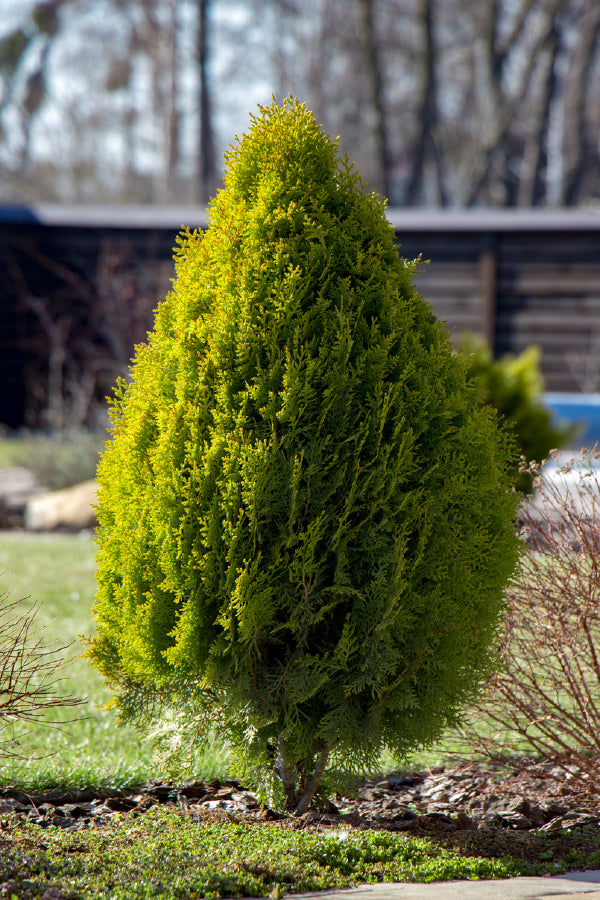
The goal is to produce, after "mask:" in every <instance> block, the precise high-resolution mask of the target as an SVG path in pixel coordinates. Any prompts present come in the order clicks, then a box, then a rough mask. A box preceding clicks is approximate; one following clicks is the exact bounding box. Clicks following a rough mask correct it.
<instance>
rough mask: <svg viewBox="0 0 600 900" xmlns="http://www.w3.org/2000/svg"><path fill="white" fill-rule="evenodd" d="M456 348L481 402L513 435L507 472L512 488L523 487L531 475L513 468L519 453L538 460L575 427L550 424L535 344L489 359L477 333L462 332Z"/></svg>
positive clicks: (562, 442) (557, 446)
mask: <svg viewBox="0 0 600 900" xmlns="http://www.w3.org/2000/svg"><path fill="white" fill-rule="evenodd" d="M460 352H461V355H462V356H464V358H465V360H466V362H467V372H468V375H469V377H470V378H473V379H474V381H475V382H476V384H477V385H478V387H479V388H480V390H481V391H482V393H483V398H484V400H485V402H486V403H489V404H491V406H493V407H494V408H495V409H496V410H497V411H498V413H499V414H500V419H501V421H503V422H504V424H505V425H506V427H507V428H508V429H509V431H510V432H511V433H512V435H513V436H514V447H515V452H514V462H513V468H512V472H513V478H514V481H515V484H516V486H517V488H518V489H519V490H520V491H524V492H527V493H528V492H530V491H531V489H532V479H531V475H528V474H527V473H526V472H519V468H520V460H521V457H525V459H526V461H527V463H530V462H532V461H535V462H538V463H540V462H542V461H543V460H545V459H547V458H548V454H549V453H550V450H558V449H560V448H561V447H563V446H564V445H565V444H566V443H567V442H568V441H569V440H570V439H571V438H573V437H574V435H575V432H576V429H574V428H572V427H570V426H562V427H556V426H554V425H553V424H552V413H551V412H550V410H549V409H547V407H545V406H544V402H543V399H542V393H543V390H544V382H543V379H542V374H541V372H540V367H539V360H540V350H539V347H534V346H532V347H528V348H527V349H526V350H524V351H523V353H521V355H520V356H513V355H511V354H507V355H506V356H503V357H501V358H500V359H494V358H493V356H492V353H491V350H490V348H489V346H488V344H487V342H486V341H485V340H484V339H483V338H478V337H475V336H474V335H465V336H464V337H463V339H462V341H461V345H460Z"/></svg>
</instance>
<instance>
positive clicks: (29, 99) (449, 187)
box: [0, 0, 600, 207]
mask: <svg viewBox="0 0 600 900" xmlns="http://www.w3.org/2000/svg"><path fill="white" fill-rule="evenodd" d="M20 9H21V10H22V11H21V12H19V14H18V15H16V14H15V15H14V16H13V19H11V20H10V22H9V23H8V24H7V25H6V26H5V31H4V33H3V34H2V32H1V31H0V105H1V110H0V118H1V122H2V126H3V134H2V135H1V136H0V186H2V181H3V182H4V184H3V186H2V190H3V193H4V196H5V199H10V200H13V201H14V200H33V199H36V200H40V199H58V198H60V199H66V200H90V201H91V200H106V199H107V198H110V199H113V200H118V201H121V202H125V201H134V202H142V203H143V202H152V203H166V202H173V201H175V202H193V203H204V202H205V200H206V199H207V197H208V196H210V195H212V194H213V193H214V190H215V188H216V186H217V185H218V181H219V173H220V164H219V162H218V160H219V157H220V154H221V152H222V150H223V149H224V147H225V145H226V144H227V142H228V140H229V136H230V135H231V134H232V133H235V132H236V130H239V128H240V127H241V126H242V123H243V122H244V121H245V117H246V114H247V111H248V110H249V109H252V108H253V107H254V105H255V103H256V102H265V101H266V100H268V97H269V95H270V94H271V92H273V93H274V94H275V96H276V97H279V98H280V99H282V98H283V97H285V96H286V95H287V94H289V93H292V94H294V95H295V96H299V97H302V98H304V99H306V100H307V102H308V103H309V104H310V105H311V108H312V109H314V111H315V115H316V116H317V118H318V119H319V121H320V122H322V123H323V125H324V127H325V128H326V129H327V130H328V131H329V132H330V133H332V134H339V135H340V138H341V147H342V149H343V150H344V151H346V152H348V153H349V155H350V156H351V158H352V159H355V160H356V162H357V165H359V167H360V170H361V172H362V173H363V176H364V177H365V178H366V179H367V181H368V182H369V183H370V184H371V185H372V186H373V187H374V188H375V189H376V190H377V191H379V192H381V193H384V194H386V195H387V196H389V198H390V201H391V203H392V205H404V204H406V205H410V206H422V205H429V206H459V207H473V206H482V205H483V206H532V205H554V206H556V205H576V204H584V203H589V202H594V201H595V200H597V198H598V197H599V196H600V150H599V147H598V142H597V140H595V135H597V134H598V129H599V127H600V90H599V89H598V86H599V84H600V12H599V6H598V3H597V2H596V0H468V2H466V3H465V2H460V0H444V2H443V3H442V2H441V0H260V2H258V0H201V2H193V0H179V2H175V0H156V2H150V0H127V2H125V0H92V2H89V0H86V2H84V0H46V2H39V3H35V4H33V5H29V6H28V5H27V3H23V4H22V6H21V7H20ZM1 27H2V26H1V25H0V29H1ZM91 61H93V64H92V62H91ZM90 99H92V100H93V102H90ZM2 176H3V177H2Z"/></svg>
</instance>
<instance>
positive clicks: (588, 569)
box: [466, 449, 600, 785]
mask: <svg viewBox="0 0 600 900" xmlns="http://www.w3.org/2000/svg"><path fill="white" fill-rule="evenodd" d="M599 460H600V454H599V453H598V452H597V450H596V449H594V450H591V451H590V450H583V451H582V453H581V456H580V457H579V458H577V459H573V460H571V461H570V462H568V463H567V464H566V465H563V466H559V465H556V464H554V465H553V464H552V463H551V464H550V467H546V469H545V470H544V476H543V477H540V471H539V469H537V470H536V471H534V475H535V476H536V479H535V487H536V493H535V495H534V497H533V498H532V499H531V500H529V501H528V502H526V503H525V504H524V506H523V507H522V509H521V514H520V522H521V525H522V528H523V539H524V542H525V548H524V554H523V558H522V562H521V566H520V569H519V573H518V575H517V577H516V578H515V579H514V580H513V581H512V582H511V583H510V585H509V587H508V589H507V593H506V602H507V615H506V626H505V632H504V635H503V639H502V644H501V656H502V660H503V665H502V667H501V668H500V671H499V672H498V673H497V675H496V676H495V678H494V679H493V681H492V682H491V684H490V686H489V689H488V691H487V693H486V694H485V695H484V696H483V698H482V699H481V700H480V701H479V702H478V703H477V704H476V707H475V710H474V720H475V721H477V727H476V729H475V726H474V727H473V730H472V731H467V732H466V736H467V738H468V739H469V742H470V744H471V745H472V746H473V745H474V746H475V747H476V748H477V749H478V750H482V751H483V752H484V753H485V754H486V755H488V756H492V757H495V758H499V757H504V758H505V757H506V756H514V755H515V754H518V753H519V752H526V753H529V754H531V752H532V751H533V753H534V754H535V755H538V756H539V757H541V758H542V759H543V760H546V761H549V762H552V763H553V764H555V765H556V766H557V767H558V770H557V771H559V772H560V771H562V773H563V775H565V774H567V773H568V774H569V777H570V778H571V779H572V778H575V779H579V780H581V781H583V782H585V783H586V784H587V785H589V784H590V782H592V781H593V782H598V781H600V470H599V469H598V464H599ZM474 732H475V733H474Z"/></svg>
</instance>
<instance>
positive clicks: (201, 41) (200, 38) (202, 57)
mask: <svg viewBox="0 0 600 900" xmlns="http://www.w3.org/2000/svg"><path fill="white" fill-rule="evenodd" d="M209 2H210V0H199V2H198V25H197V31H196V57H197V62H198V79H199V100H200V129H199V131H200V133H199V135H198V185H197V191H198V199H199V201H200V203H203V204H206V203H208V201H209V199H210V197H211V194H212V193H213V191H214V189H215V187H216V167H215V151H214V140H213V133H212V111H211V100H210V90H209V84H208V22H207V18H208V17H207V14H208V6H209Z"/></svg>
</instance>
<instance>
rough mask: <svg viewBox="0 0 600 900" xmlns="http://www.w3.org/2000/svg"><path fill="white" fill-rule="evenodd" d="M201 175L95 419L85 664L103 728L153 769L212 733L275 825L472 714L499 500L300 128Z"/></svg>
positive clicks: (327, 144) (492, 442)
mask: <svg viewBox="0 0 600 900" xmlns="http://www.w3.org/2000/svg"><path fill="white" fill-rule="evenodd" d="M226 164H227V172H226V177H225V188H224V190H223V191H221V192H219V194H218V195H217V196H216V198H215V199H214V201H213V202H212V204H211V205H210V208H209V227H208V230H207V231H206V232H204V233H200V232H197V233H193V234H192V233H185V234H184V235H183V236H182V237H181V238H180V244H179V250H178V252H177V258H176V265H177V277H176V280H175V282H174V287H173V291H172V292H171V293H170V294H169V296H168V297H167V298H166V300H165V301H164V302H163V303H162V304H161V305H160V306H159V308H158V311H157V317H156V324H155V328H154V331H153V332H152V333H151V334H150V335H149V339H148V342H147V344H145V345H141V346H139V347H138V349H137V354H136V358H135V360H134V363H133V365H132V370H131V379H130V381H129V382H127V383H126V382H124V381H122V382H120V383H119V386H118V388H117V391H116V395H115V399H114V402H113V405H112V411H111V418H112V424H113V438H112V440H111V441H110V442H109V443H108V445H107V447H106V450H105V452H104V454H103V456H102V459H101V462H100V466H99V471H98V478H99V483H100V487H101V490H100V494H99V498H100V499H99V511H98V518H99V529H98V534H97V542H98V557H97V559H98V597H97V602H96V606H95V615H96V619H97V624H98V628H97V634H96V635H95V636H94V637H93V639H92V642H91V646H90V658H91V659H92V660H93V662H94V663H95V665H97V666H98V667H99V669H100V670H101V671H102V672H103V673H104V674H105V675H106V677H107V679H108V682H109V684H110V685H111V688H112V689H113V690H114V691H115V700H116V702H117V703H118V705H119V708H120V710H121V713H122V715H123V717H124V719H125V720H127V721H134V722H136V723H138V724H142V725H146V724H149V725H150V727H153V728H155V729H156V730H158V731H160V729H161V728H162V729H163V730H164V738H165V740H164V742H163V743H164V746H165V747H166V748H167V750H168V749H169V748H170V746H175V747H176V748H181V747H184V746H185V743H184V741H183V738H185V737H186V736H187V737H188V738H189V743H190V746H198V745H199V744H200V743H201V741H202V740H203V738H204V737H205V736H206V735H207V734H209V733H210V728H215V729H217V730H219V732H220V733H222V734H224V735H226V737H227V741H228V743H229V745H230V746H231V747H232V750H233V752H234V753H235V754H236V758H237V761H238V765H239V767H240V768H239V771H240V773H241V775H242V777H243V778H244V779H245V780H246V781H248V780H249V779H253V780H255V783H256V785H257V786H258V787H259V788H260V789H261V790H262V791H263V792H264V796H265V797H266V798H267V799H268V800H269V802H270V803H272V804H283V805H285V806H286V807H287V809H289V810H295V811H296V812H297V813H298V814H301V813H302V812H303V811H304V810H305V809H306V808H307V806H308V805H309V804H310V803H311V801H312V798H313V796H314V795H315V791H316V790H317V788H318V787H319V786H320V785H321V784H322V785H323V787H324V789H325V785H326V784H327V782H326V781H322V778H323V774H324V772H325V771H326V770H327V772H328V773H329V776H330V777H333V776H334V775H335V774H336V772H339V771H340V770H341V771H348V770H361V769H363V768H366V767H369V766H372V765H375V764H376V762H377V760H378V758H379V755H380V753H381V751H382V748H383V747H386V746H387V747H388V748H390V749H391V750H392V752H394V753H395V754H397V756H398V757H400V758H401V757H405V756H406V755H407V754H408V753H409V752H410V751H412V750H414V749H415V748H416V747H418V746H421V745H423V744H427V743H430V742H432V741H433V740H435V739H436V738H437V737H439V736H440V735H441V733H442V732H443V730H444V729H445V728H446V726H447V725H448V724H449V723H451V722H453V721H454V720H455V718H456V716H457V714H458V711H459V710H460V707H461V705H462V704H463V703H464V702H465V701H466V700H467V699H468V698H470V697H471V696H472V695H473V693H476V692H477V690H478V689H479V687H480V684H481V681H482V678H483V677H484V676H485V674H486V672H489V671H490V670H491V669H492V668H493V660H492V658H491V656H490V653H489V646H490V643H491V641H492V639H493V637H494V635H495V633H496V630H497V628H498V624H499V620H500V616H501V612H502V603H503V601H502V595H503V588H504V585H505V583H506V580H507V578H508V577H509V575H510V574H511V572H512V571H513V568H514V565H515V562H516V559H517V555H518V540H517V538H516V536H515V534H514V529H513V527H512V520H513V515H514V509H515V503H516V500H515V497H514V495H512V494H511V492H510V490H509V488H510V478H509V475H508V465H507V463H508V458H509V456H508V448H507V440H506V439H505V436H504V434H503V433H502V432H501V430H500V429H499V427H498V424H497V421H496V418H495V416H494V415H493V413H492V410H491V409H489V408H487V407H484V406H482V405H480V404H479V403H478V401H477V393H476V390H475V388H474V387H473V386H472V385H471V384H470V382H469V381H468V379H467V376H466V372H465V367H464V364H463V363H462V362H461V360H460V359H459V358H458V357H457V356H456V355H455V354H454V353H453V351H452V347H451V344H450V341H449V338H448V336H447V334H446V332H445V331H444V328H443V326H442V324H441V323H440V322H439V321H438V320H437V319H436V318H435V316H434V315H433V313H432V311H431V308H430V307H429V306H428V304H427V303H425V301H423V300H422V298H421V297H419V296H418V295H417V293H416V291H415V289H414V285H413V282H412V268H411V266H410V265H408V264H406V263H403V262H402V261H401V260H400V259H399V257H398V253H397V250H396V247H395V246H394V241H393V229H392V228H391V226H390V225H389V224H388V223H387V221H386V218H385V204H384V202H383V201H382V200H381V199H380V198H379V197H377V196H376V195H375V194H373V193H370V192H369V191H368V190H367V189H366V187H365V186H364V185H363V184H362V182H361V180H360V178H359V176H358V175H357V174H356V173H355V172H354V171H353V169H352V167H351V166H350V164H349V163H348V161H347V160H346V159H342V158H341V157H340V155H339V153H338V150H337V146H336V144H335V142H334V141H332V140H331V139H330V138H328V137H327V135H325V134H324V133H323V132H322V130H321V129H320V128H319V126H318V125H317V124H316V122H315V120H314V119H313V117H312V115H311V114H310V112H309V111H308V110H307V109H306V108H305V106H303V105H301V104H299V103H298V102H296V101H294V100H292V99H290V100H288V101H286V102H285V103H284V105H283V106H282V107H278V106H277V105H276V104H275V103H273V105H272V106H271V107H269V108H267V109H261V110H260V111H259V114H258V115H257V116H256V117H252V119H251V126H250V128H249V131H248V133H247V134H246V135H244V136H243V137H242V139H241V140H239V141H238V142H237V143H236V145H235V146H234V147H232V149H231V151H230V152H229V153H228V154H226ZM182 735H183V738H182ZM328 789H330V784H329V788H328Z"/></svg>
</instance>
